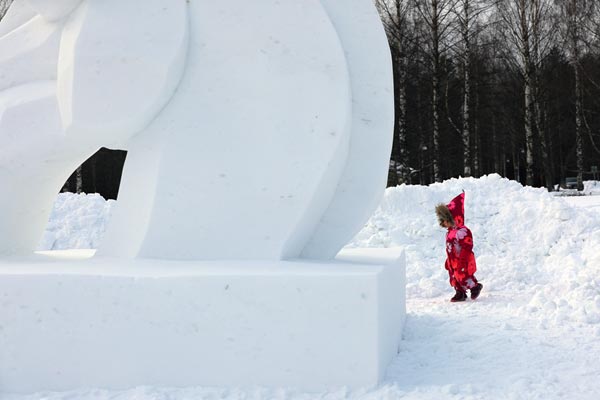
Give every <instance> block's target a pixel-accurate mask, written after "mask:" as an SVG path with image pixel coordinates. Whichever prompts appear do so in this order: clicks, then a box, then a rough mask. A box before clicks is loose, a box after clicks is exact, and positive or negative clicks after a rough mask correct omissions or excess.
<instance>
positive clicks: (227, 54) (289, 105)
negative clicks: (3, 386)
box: [0, 0, 393, 260]
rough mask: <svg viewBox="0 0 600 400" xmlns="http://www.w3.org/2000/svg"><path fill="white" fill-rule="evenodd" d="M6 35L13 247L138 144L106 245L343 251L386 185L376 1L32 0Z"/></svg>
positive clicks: (389, 104) (18, 7)
mask: <svg viewBox="0 0 600 400" xmlns="http://www.w3.org/2000/svg"><path fill="white" fill-rule="evenodd" d="M107 27H110V28H107ZM0 34H2V36H1V37H0V71H2V74H0V187H2V190H3V193H5V194H6V195H3V196H2V197H1V199H0V202H2V203H3V204H0V221H1V222H0V253H3V254H10V253H23V252H27V251H31V250H32V249H34V247H35V244H36V242H37V240H38V239H39V236H40V234H41V232H42V230H43V226H44V225H45V223H46V219H47V215H48V213H49V210H50V208H51V206H52V203H53V201H54V199H55V195H56V192H57V191H58V189H59V188H60V185H61V184H62V182H64V180H65V179H66V178H67V177H68V175H69V174H70V173H71V172H72V171H73V170H74V168H75V167H76V166H77V165H79V164H80V163H81V162H83V161H84V160H85V159H86V158H87V157H89V156H90V155H91V154H93V153H94V152H95V151H96V150H97V149H98V148H99V147H101V146H106V147H113V148H122V149H126V150H128V156H127V161H126V165H125V169H124V174H123V179H122V184H121V193H120V195H119V202H118V206H117V209H116V210H115V213H114V215H113V218H112V220H113V223H112V226H110V227H109V231H108V232H107V239H106V242H105V244H104V246H103V247H102V248H101V249H100V252H99V254H104V255H111V256H120V257H128V258H130V257H150V258H164V259H231V258H237V259H274V260H279V259H289V258H297V257H305V258H320V259H328V258H332V257H333V256H334V255H335V254H336V253H337V251H338V250H339V249H340V248H341V247H342V246H343V245H344V244H345V243H346V242H347V241H348V240H349V239H350V238H351V237H352V236H353V235H354V233H355V232H356V231H357V230H358V229H360V227H361V226H362V224H363V223H364V222H365V221H366V219H367V218H368V216H369V214H370V213H371V212H372V211H373V209H374V207H375V206H376V204H377V203H378V200H379V197H380V196H381V194H382V192H383V189H384V186H385V177H386V174H387V157H388V155H389V152H390V148H391V140H392V134H391V132H392V124H393V101H392V95H393V94H392V76H391V61H390V58H389V50H388V47H387V41H386V38H385V34H384V32H383V29H382V26H381V23H380V21H379V18H378V15H377V12H376V10H375V8H374V6H373V4H372V2H371V0H352V1H344V2H341V1H338V0H321V1H319V0H303V1H296V0H278V1H276V0H260V1H252V2H249V1H245V0H232V1H226V2H224V1H212V0H193V1H186V0H147V1H145V2H144V6H143V7H140V3H139V2H138V1H135V0H103V1H99V0H61V1H52V2H50V1H42V0H15V1H14V3H13V5H12V6H11V8H10V9H9V12H8V13H7V15H6V16H5V18H4V19H3V20H2V21H1V23H0ZM24 182H26V183H25V184H23V183H24ZM32 182H33V183H32ZM8 193H10V195H7V194H8Z"/></svg>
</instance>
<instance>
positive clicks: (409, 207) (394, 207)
mask: <svg viewBox="0 0 600 400" xmlns="http://www.w3.org/2000/svg"><path fill="white" fill-rule="evenodd" d="M461 190H465V192H466V205H465V211H466V212H465V214H466V224H467V226H469V228H471V230H472V231H473V234H474V239H475V248H474V251H475V254H476V257H477V262H478V273H477V274H476V275H477V277H478V279H479V280H480V281H481V282H482V283H483V285H484V289H483V292H482V294H481V297H480V298H479V299H478V300H477V301H470V300H469V301H467V302H465V303H449V302H448V299H449V297H450V296H451V295H452V292H453V291H452V289H451V288H450V287H449V286H448V283H447V274H446V272H445V271H444V269H443V260H444V230H443V229H442V228H440V227H439V226H438V225H437V222H436V219H435V214H434V212H433V209H434V207H435V205H436V204H437V203H440V202H444V203H446V202H448V201H449V200H450V199H451V198H452V197H454V196H455V195H456V194H458V193H460V191H461ZM586 193H591V194H592V195H591V196H577V197H558V196H555V195H552V194H549V193H547V192H546V191H545V190H544V189H534V188H528V187H523V186H521V185H520V184H518V183H516V182H513V181H509V180H506V179H502V178H500V177H499V176H498V175H490V176H486V177H483V178H480V179H473V178H467V179H451V180H449V181H446V182H444V183H441V184H433V185H430V186H428V187H423V186H399V187H396V188H390V189H388V190H387V191H386V195H385V197H384V199H383V201H382V203H381V206H380V208H379V209H378V210H377V211H376V213H375V214H374V215H373V217H372V218H371V220H370V221H369V222H368V223H367V225H366V227H365V228H364V229H363V230H362V231H361V232H360V233H359V234H358V235H357V236H356V238H355V239H354V240H353V241H352V242H351V243H350V244H349V246H351V247H396V246H399V247H404V248H405V249H406V252H407V312H408V316H407V321H406V328H405V331H404V340H403V341H402V344H401V347H400V352H399V354H398V356H397V357H396V359H395V360H394V361H393V362H392V364H391V365H390V367H389V369H388V373H387V378H386V380H385V382H383V384H381V385H380V386H378V387H374V388H364V389H362V390H355V391H350V390H348V389H346V388H339V389H337V390H332V391H328V392H323V393H302V392H299V391H296V390H294V389H288V388H282V389H265V388H245V389H223V388H209V387H194V388H165V387H138V388H132V389H130V390H125V391H107V390H103V389H99V388H94V389H91V388H88V389H81V390H77V391H72V392H67V393H35V394H31V395H5V396H4V397H3V399H7V400H33V399H42V398H43V399H47V400H66V399H84V400H108V399H111V400H115V399H118V400H121V399H138V400H142V399H143V400H146V399H153V400H167V399H169V400H171V399H282V400H283V399H323V400H338V399H390V400H391V399H419V400H427V399H432V400H433V399H435V400H444V399H465V400H472V399H486V400H488V399H499V400H503V399H544V400H552V399H578V400H581V399H584V400H588V399H589V400H592V399H597V398H598V393H600V380H599V379H598V377H600V276H599V275H600V188H599V187H598V185H595V183H594V182H586ZM75 197H76V196H75V195H68V194H62V195H60V196H59V200H58V201H57V208H56V209H55V212H54V213H53V217H52V218H51V221H50V224H49V231H48V232H46V234H45V236H44V240H43V241H42V245H41V248H43V249H49V248H54V249H60V248H66V247H90V246H91V247H93V246H95V245H96V244H97V241H98V240H99V238H100V237H101V235H102V233H103V230H104V224H105V221H106V220H107V219H108V217H109V215H110V212H109V211H110V204H103V203H102V201H98V200H97V198H96V197H94V196H91V197H90V196H79V197H76V198H77V199H78V200H77V201H75V200H72V199H73V198H75ZM88 197H89V198H90V201H89V203H88V202H87V201H86V200H85V199H86V198H88ZM67 204H71V205H73V209H72V210H71V211H70V212H67V210H66V209H65V207H66V205H67ZM90 204H92V205H90ZM94 210H95V211H94ZM93 214H96V215H95V216H93ZM67 215H69V217H67ZM85 221H87V222H85ZM90 221H94V222H90ZM90 225H91V226H90ZM59 227H62V228H60V229H59ZM67 227H68V228H67ZM84 227H85V229H88V231H87V232H86V231H84V230H83V228H84ZM52 232H62V233H60V234H57V237H56V238H53V235H54V233H52ZM66 232H68V233H66ZM59 237H60V238H61V239H60V240H59V239H58V238H59ZM67 237H69V238H71V240H72V241H68V240H66V238H67ZM90 238H93V239H90ZM348 334H352V332H348ZM348 351H351V349H349V350H348Z"/></svg>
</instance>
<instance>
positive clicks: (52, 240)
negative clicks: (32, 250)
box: [38, 193, 115, 250]
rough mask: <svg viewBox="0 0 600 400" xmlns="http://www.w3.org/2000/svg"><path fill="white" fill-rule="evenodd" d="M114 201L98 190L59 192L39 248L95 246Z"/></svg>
mask: <svg viewBox="0 0 600 400" xmlns="http://www.w3.org/2000/svg"><path fill="white" fill-rule="evenodd" d="M114 204H115V201H114V200H108V201H106V200H104V198H103V197H102V196H100V195H99V194H97V193H92V194H85V193H81V194H74V193H60V194H59V195H58V197H57V198H56V202H55V203H54V208H53V209H52V212H51V214H50V219H49V221H48V225H47V227H46V231H45V232H44V234H43V236H42V239H41V241H40V244H39V245H38V250H66V249H96V248H97V247H98V245H99V244H100V240H102V236H103V235H104V230H105V229H106V223H107V222H108V219H109V218H110V214H111V210H112V207H113V206H114Z"/></svg>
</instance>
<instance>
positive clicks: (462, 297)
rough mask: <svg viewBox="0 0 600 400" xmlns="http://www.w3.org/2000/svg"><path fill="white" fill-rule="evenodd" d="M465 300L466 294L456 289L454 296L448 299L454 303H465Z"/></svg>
mask: <svg viewBox="0 0 600 400" xmlns="http://www.w3.org/2000/svg"><path fill="white" fill-rule="evenodd" d="M466 299H467V293H466V292H465V291H464V290H461V289H456V294H455V295H454V297H452V298H451V299H450V301H451V302H453V303H456V302H457V301H465V300H466Z"/></svg>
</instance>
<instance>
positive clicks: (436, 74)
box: [414, 0, 458, 182]
mask: <svg viewBox="0 0 600 400" xmlns="http://www.w3.org/2000/svg"><path fill="white" fill-rule="evenodd" d="M457 1H458V0H414V2H415V6H416V9H417V11H418V14H419V17H420V19H421V20H422V21H423V23H424V25H425V27H426V29H425V32H424V36H425V40H424V43H425V48H424V50H425V53H426V54H427V58H428V63H429V68H430V72H431V111H432V121H431V122H432V144H433V157H432V163H433V165H432V166H433V179H434V181H435V182H440V181H441V180H442V174H441V171H440V98H441V96H440V94H441V90H440V74H441V71H442V65H441V61H442V55H443V54H444V53H446V52H447V50H448V47H449V46H448V37H449V35H450V34H451V29H452V24H451V21H452V16H453V14H452V10H453V9H454V7H455V6H456V3H457Z"/></svg>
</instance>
